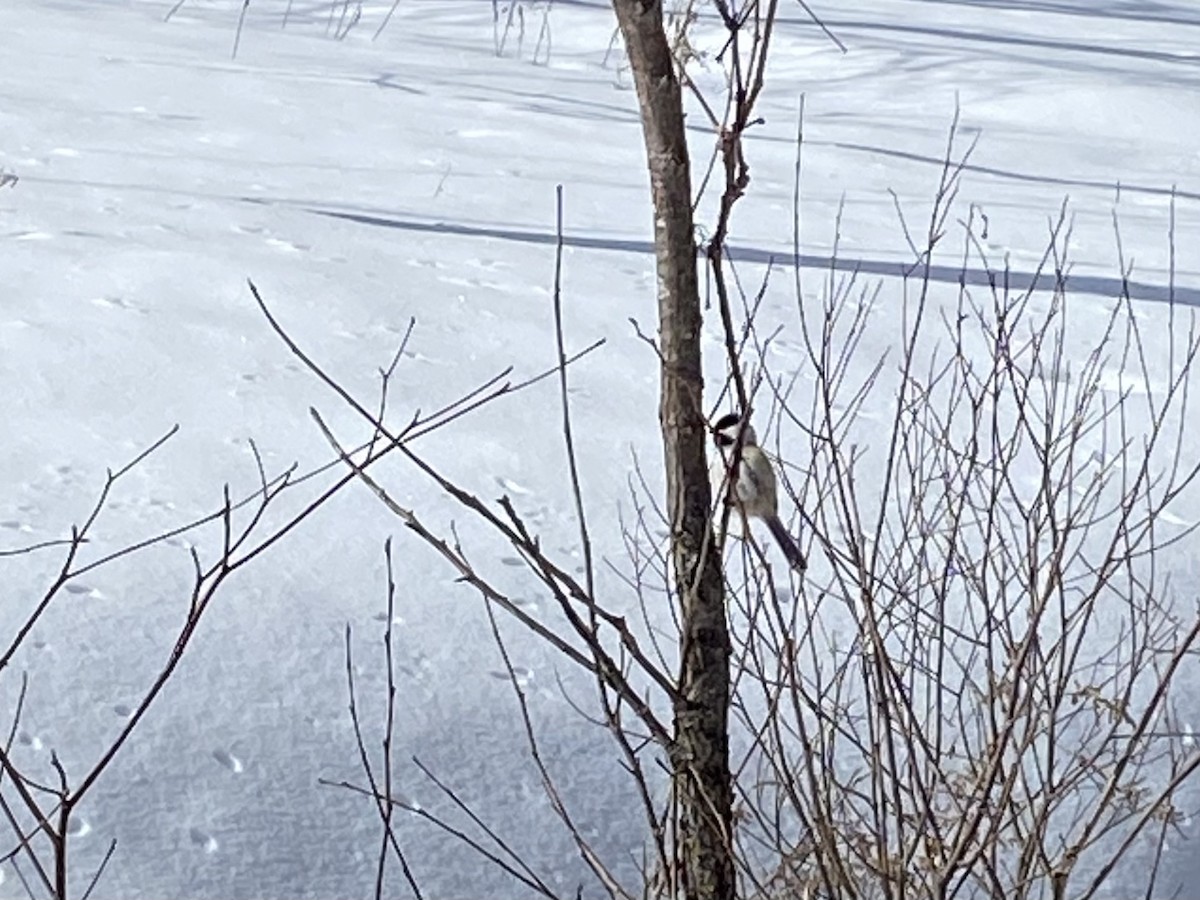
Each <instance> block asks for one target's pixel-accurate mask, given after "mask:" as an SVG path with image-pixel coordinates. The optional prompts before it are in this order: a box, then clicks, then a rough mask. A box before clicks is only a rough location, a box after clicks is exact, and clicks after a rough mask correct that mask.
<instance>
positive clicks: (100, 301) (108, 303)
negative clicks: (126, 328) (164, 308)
mask: <svg viewBox="0 0 1200 900" xmlns="http://www.w3.org/2000/svg"><path fill="white" fill-rule="evenodd" d="M92 303H94V304H95V305H96V306H101V307H104V308H105V309H125V310H129V312H135V313H138V314H139V315H143V316H144V315H148V311H147V310H145V309H143V308H142V307H140V306H138V305H137V304H136V303H131V302H130V301H128V300H126V299H125V298H124V297H93V298H92Z"/></svg>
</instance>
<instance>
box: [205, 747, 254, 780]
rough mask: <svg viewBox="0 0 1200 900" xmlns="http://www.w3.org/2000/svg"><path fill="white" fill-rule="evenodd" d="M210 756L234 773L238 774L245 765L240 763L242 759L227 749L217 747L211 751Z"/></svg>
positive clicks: (244, 768) (242, 770)
mask: <svg viewBox="0 0 1200 900" xmlns="http://www.w3.org/2000/svg"><path fill="white" fill-rule="evenodd" d="M212 757H213V759H215V760H216V761H217V762H219V763H220V764H221V765H223V766H224V767H225V768H226V769H228V770H229V771H230V772H232V773H233V774H234V775H240V774H241V773H242V772H244V771H245V770H246V767H245V766H244V765H243V764H242V761H241V760H240V759H238V758H237V757H236V756H234V755H233V754H232V753H230V752H229V751H228V750H222V749H220V748H218V749H216V750H214V751H213V753H212Z"/></svg>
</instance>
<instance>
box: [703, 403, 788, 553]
mask: <svg viewBox="0 0 1200 900" xmlns="http://www.w3.org/2000/svg"><path fill="white" fill-rule="evenodd" d="M739 434H740V435H741V448H742V449H741V455H740V457H739V459H738V463H737V476H736V490H734V489H733V488H732V487H731V486H730V480H731V479H732V478H733V474H732V468H733V464H734V456H735V451H736V448H737V445H738V436H739ZM713 441H714V443H716V445H717V451H718V457H717V459H715V460H714V461H713V465H712V467H711V473H710V474H711V477H712V482H713V491H714V493H716V494H717V495H718V496H722V497H723V498H724V502H725V503H727V504H729V505H731V506H734V507H736V508H737V509H738V510H739V511H740V512H741V514H742V518H743V520H745V519H749V518H753V519H761V520H762V521H763V522H765V523H766V526H767V528H769V529H770V531H771V535H772V536H773V537H774V538H775V543H777V544H778V545H779V549H780V550H782V551H783V555H784V556H785V557H787V561H788V564H789V565H791V567H792V568H793V569H795V570H797V571H798V572H803V571H804V570H805V569H806V568H808V563H807V562H806V561H805V559H804V554H803V553H802V552H801V551H800V548H799V547H798V546H796V542H795V540H793V539H792V536H791V535H790V534H788V530H787V528H786V527H785V526H784V524H783V522H781V521H780V519H779V499H778V489H777V488H776V484H775V470H774V469H773V468H772V467H771V461H770V460H769V459H767V455H766V454H765V453H763V451H762V448H761V447H759V446H758V435H757V434H756V433H755V431H754V426H753V425H751V424H750V423H749V422H747V421H744V420H743V417H742V416H741V415H739V414H738V413H727V414H726V415H723V416H721V418H719V419H717V421H716V422H715V423H714V424H713Z"/></svg>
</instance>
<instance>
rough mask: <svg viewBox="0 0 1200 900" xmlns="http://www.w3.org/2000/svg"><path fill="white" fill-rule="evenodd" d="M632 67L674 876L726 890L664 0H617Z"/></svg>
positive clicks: (721, 640) (675, 85) (717, 677)
mask: <svg viewBox="0 0 1200 900" xmlns="http://www.w3.org/2000/svg"><path fill="white" fill-rule="evenodd" d="M613 7H614V8H615V10H616V13H617V19H618V21H619V23H620V27H621V33H622V36H623V37H624V40H625V48H626V52H627V54H628V57H629V63H630V67H631V69H632V70H633V77H634V83H635V85H636V88H637V96H638V104H639V106H640V108H641V115H642V130H643V134H644V136H645V141H646V155H647V164H648V168H649V172H650V183H651V191H652V194H653V201H654V247H655V255H656V258H657V265H658V317H659V331H658V338H659V353H660V355H661V368H662V371H661V379H662V387H661V391H662V395H661V400H660V406H659V420H660V424H661V426H662V436H663V451H664V456H665V462H666V475H667V509H668V510H669V512H670V516H671V556H672V561H673V563H674V567H675V572H674V576H675V586H676V593H677V595H678V598H679V603H680V606H681V621H682V632H683V633H682V635H681V640H682V646H681V647H680V676H679V696H680V699H679V700H678V702H677V703H676V706H675V710H674V729H675V734H674V738H675V745H674V747H672V748H671V766H672V774H673V778H674V797H675V803H676V805H677V812H678V816H677V819H676V821H677V822H678V826H677V827H678V833H677V834H676V836H675V847H676V850H675V855H676V866H677V867H678V871H677V872H676V873H674V876H675V877H674V878H673V879H672V880H673V881H675V883H676V884H678V886H679V888H680V890H679V892H678V894H677V895H678V896H682V897H686V898H687V900H732V898H733V896H734V889H735V886H736V878H735V873H734V865H733V854H732V847H731V845H732V840H731V829H732V800H733V794H732V788H731V785H730V773H729V732H728V727H729V658H730V643H729V631H728V627H727V623H726V619H725V596H724V584H723V581H722V576H721V568H720V563H721V561H720V558H719V555H718V553H717V550H716V547H715V545H714V541H713V533H712V522H711V509H712V502H711V493H710V486H709V479H708V464H707V459H706V455H705V448H706V444H707V429H706V427H705V419H704V404H703V388H704V376H703V370H702V368H701V357H700V333H701V323H702V318H703V314H702V311H701V306H700V291H699V284H698V280H697V272H696V268H697V257H696V243H695V232H694V228H693V221H692V186H691V173H690V169H689V161H688V150H687V138H686V134H685V131H684V114H683V99H682V94H681V91H680V85H679V79H678V77H677V74H676V70H675V61H674V59H673V57H672V54H671V49H670V46H669V44H668V42H667V36H666V32H665V29H664V27H663V10H662V2H661V0H613Z"/></svg>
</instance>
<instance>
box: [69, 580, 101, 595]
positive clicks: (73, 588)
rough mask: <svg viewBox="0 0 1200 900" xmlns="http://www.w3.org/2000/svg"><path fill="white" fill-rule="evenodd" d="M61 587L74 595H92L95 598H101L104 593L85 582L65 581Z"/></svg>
mask: <svg viewBox="0 0 1200 900" xmlns="http://www.w3.org/2000/svg"><path fill="white" fill-rule="evenodd" d="M63 589H64V590H65V591H66V592H67V593H68V594H74V595H75V596H76V597H80V596H88V597H94V598H96V599H103V597H104V594H102V593H101V592H100V591H98V590H97V589H96V588H94V587H89V586H88V585H86V584H80V583H79V582H77V581H70V582H67V584H65V585H64V586H63Z"/></svg>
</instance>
